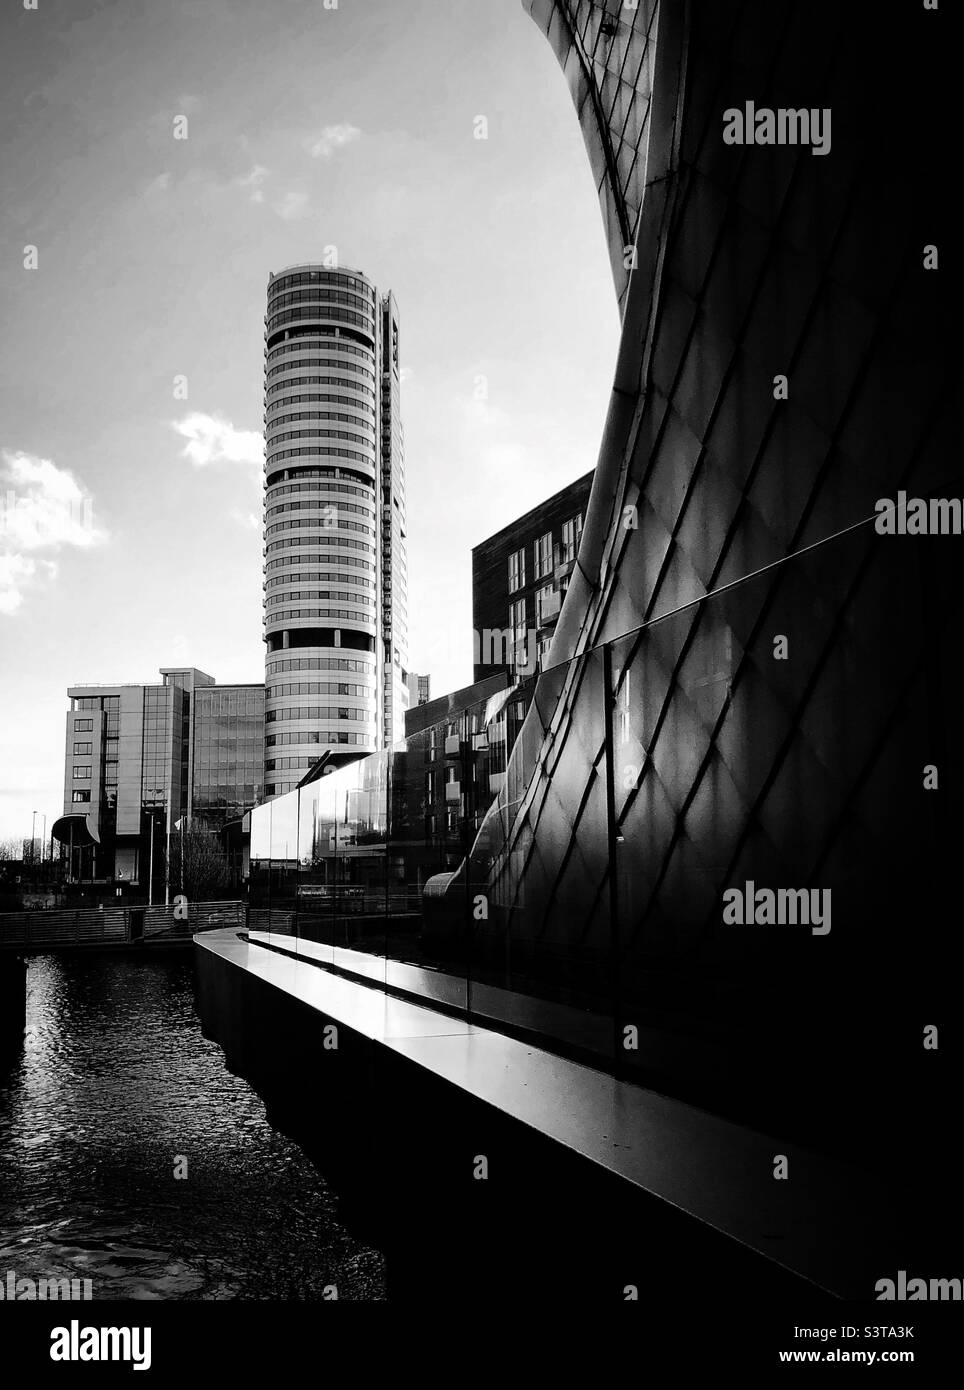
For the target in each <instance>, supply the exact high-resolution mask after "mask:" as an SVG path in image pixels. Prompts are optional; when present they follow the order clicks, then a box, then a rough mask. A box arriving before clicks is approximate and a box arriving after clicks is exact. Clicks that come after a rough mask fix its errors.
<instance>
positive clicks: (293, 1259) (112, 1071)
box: [0, 956, 385, 1300]
mask: <svg viewBox="0 0 964 1390" xmlns="http://www.w3.org/2000/svg"><path fill="white" fill-rule="evenodd" d="M192 969H193V966H192V964H191V963H190V961H189V960H185V959H183V958H177V959H175V960H170V959H168V960H161V959H157V958H155V959H152V960H148V961H145V960H140V959H137V958H135V957H131V956H112V957H100V958H98V957H95V956H84V957H78V958H75V959H70V958H67V957H53V956H45V957H36V958H34V959H33V960H32V961H31V963H30V968H29V972H28V1001H27V1012H28V1019H27V1023H28V1028H27V1033H26V1035H25V1039H24V1049H23V1054H22V1057H21V1061H20V1064H19V1066H18V1067H17V1068H16V1069H15V1070H14V1071H13V1072H12V1073H11V1074H10V1075H9V1076H8V1077H7V1078H6V1079H5V1083H4V1084H2V1085H0V1277H3V1276H5V1274H6V1271H7V1269H12V1270H14V1271H15V1273H16V1274H17V1275H18V1276H24V1275H26V1276H30V1277H33V1278H38V1277H45V1278H68V1279H69V1278H75V1279H77V1278H79V1279H90V1280H91V1281H92V1285H93V1295H94V1297H95V1298H136V1299H177V1298H184V1299H198V1298H203V1299H225V1298H246V1299H272V1300H275V1299H318V1298H321V1297H322V1293H323V1290H324V1288H325V1286H326V1285H330V1284H335V1285H337V1287H338V1294H339V1297H340V1298H355V1299H381V1298H384V1296H385V1294H384V1265H383V1260H382V1257H381V1256H380V1255H379V1254H378V1253H377V1252H376V1251H374V1250H371V1249H368V1248H366V1247H365V1246H362V1245H360V1244H359V1243H358V1242H357V1241H356V1240H354V1239H353V1238H352V1237H351V1235H350V1234H349V1233H348V1232H347V1231H346V1230H345V1229H344V1228H343V1227H341V1226H340V1225H339V1224H338V1223H337V1221H336V1220H335V1203H334V1199H333V1197H332V1194H331V1193H330V1192H329V1190H328V1189H327V1188H326V1186H325V1184H324V1182H323V1180H322V1179H321V1177H320V1175H319V1174H318V1173H317V1172H316V1171H315V1169H314V1168H313V1167H312V1166H311V1164H310V1163H309V1162H308V1160H307V1159H306V1158H305V1157H304V1155H303V1154H302V1153H301V1151H300V1150H299V1149H298V1148H297V1147H296V1146H295V1145H294V1144H292V1143H291V1142H290V1141H289V1140H288V1139H286V1138H285V1137H284V1136H283V1135H280V1134H277V1133H276V1132H275V1131H274V1130H272V1129H271V1127H270V1126H269V1125H268V1124H267V1122H266V1120H265V1117H264V1106H263V1104H262V1103H261V1101H260V1100H259V1099H258V1097H257V1095H256V1094H255V1093H254V1092H253V1091H252V1090H251V1088H250V1087H249V1086H248V1085H247V1083H246V1082H244V1081H243V1080H241V1078H239V1077H236V1076H233V1075H232V1074H231V1073H230V1072H229V1071H228V1070H227V1068H226V1066H225V1065H224V1058H223V1055H222V1053H221V1051H220V1048H218V1047H217V1045H216V1044H214V1043H212V1042H210V1041H208V1040H207V1039H206V1038H204V1037H203V1036H202V1034H201V1029H200V1025H199V1022H198V1019H197V1015H196V1012H195V1009H194V994H193V983H192ZM177 1155H183V1156H184V1157H185V1158H186V1159H187V1170H188V1173H187V1178H186V1179H183V1180H178V1179H176V1178H175V1176H174V1166H175V1159H176V1156H177Z"/></svg>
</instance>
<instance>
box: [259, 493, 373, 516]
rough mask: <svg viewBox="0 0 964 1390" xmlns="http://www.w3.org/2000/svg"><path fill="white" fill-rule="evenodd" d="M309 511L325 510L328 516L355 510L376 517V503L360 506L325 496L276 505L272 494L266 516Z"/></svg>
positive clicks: (361, 514)
mask: <svg viewBox="0 0 964 1390" xmlns="http://www.w3.org/2000/svg"><path fill="white" fill-rule="evenodd" d="M307 511H315V512H325V513H327V515H328V516H331V515H332V514H334V515H335V516H337V515H339V514H340V513H341V512H353V513H354V514H355V515H356V516H367V517H371V518H372V519H374V516H375V505H374V503H372V504H370V505H369V506H367V507H360V506H359V505H358V503H357V502H327V501H325V499H324V498H322V497H317V498H312V499H310V500H309V501H302V502H279V503H278V504H277V506H276V505H275V501H274V497H273V496H272V497H271V499H270V501H269V505H268V509H267V511H266V512H265V516H266V517H271V516H277V515H278V513H279V512H307ZM326 519H327V518H326Z"/></svg>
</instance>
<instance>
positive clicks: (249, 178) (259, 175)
mask: <svg viewBox="0 0 964 1390" xmlns="http://www.w3.org/2000/svg"><path fill="white" fill-rule="evenodd" d="M267 176H268V170H267V169H266V168H265V167H264V165H263V164H255V165H253V166H252V168H251V172H250V173H248V174H245V175H243V177H242V178H239V179H237V180H235V182H236V183H237V185H238V187H239V188H248V189H250V190H251V201H252V203H263V202H264V190H263V189H262V187H261V185H262V184H263V183H264V181H265V179H266V178H267Z"/></svg>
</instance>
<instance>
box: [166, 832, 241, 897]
mask: <svg viewBox="0 0 964 1390" xmlns="http://www.w3.org/2000/svg"><path fill="white" fill-rule="evenodd" d="M182 845H183V862H184V873H183V877H182V874H181V859H182ZM230 881H231V876H230V873H229V870H228V863H227V859H226V858H225V854H224V850H223V849H222V848H221V844H220V842H219V840H218V837H217V835H216V834H212V833H211V832H210V831H207V830H200V829H198V828H196V827H192V828H191V829H187V828H186V827H185V829H184V831H183V832H180V831H177V830H172V831H171V867H170V882H171V893H172V894H175V893H184V894H185V896H186V897H187V898H188V900H189V901H190V902H204V901H205V899H211V898H217V897H219V896H220V895H221V894H223V893H225V892H226V891H227V890H228V887H229V885H230Z"/></svg>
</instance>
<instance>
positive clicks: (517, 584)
mask: <svg viewBox="0 0 964 1390" xmlns="http://www.w3.org/2000/svg"><path fill="white" fill-rule="evenodd" d="M581 536H582V516H581V515H579V516H574V517H571V518H570V520H569V521H566V522H564V523H563V527H562V543H561V545H560V547H559V557H558V563H559V564H560V565H563V564H567V563H568V562H569V561H570V560H574V559H575V558H576V555H577V553H578V550H579V541H580V538H581ZM532 561H533V570H534V574H533V578H534V579H545V578H547V577H548V576H549V575H550V574H551V573H552V566H553V560H552V532H551V531H546V533H545V534H544V535H542V536H539V538H538V539H537V540H535V541H533V543H532ZM525 586H526V552H525V546H523V547H521V549H519V550H514V551H513V552H512V554H511V555H510V556H509V593H510V594H514V593H515V592H516V590H517V589H524V588H525Z"/></svg>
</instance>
